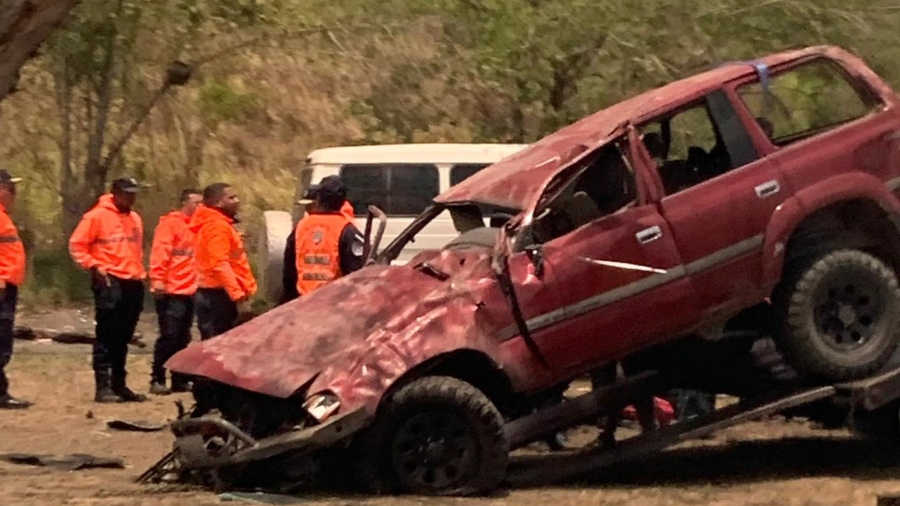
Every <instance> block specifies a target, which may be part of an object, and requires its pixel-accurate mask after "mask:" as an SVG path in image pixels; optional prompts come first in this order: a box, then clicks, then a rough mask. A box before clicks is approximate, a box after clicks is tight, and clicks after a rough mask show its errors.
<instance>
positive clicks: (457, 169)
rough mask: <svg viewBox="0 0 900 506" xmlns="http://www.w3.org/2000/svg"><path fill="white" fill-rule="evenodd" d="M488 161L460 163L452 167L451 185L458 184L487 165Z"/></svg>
mask: <svg viewBox="0 0 900 506" xmlns="http://www.w3.org/2000/svg"><path fill="white" fill-rule="evenodd" d="M488 165H490V164H487V163H458V164H456V165H454V166H453V167H451V168H450V186H456V185H458V184H459V183H462V182H463V181H465V180H466V179H469V178H470V177H472V176H474V175H475V173H476V172H478V171H480V170H481V169H483V168H485V167H487V166H488Z"/></svg>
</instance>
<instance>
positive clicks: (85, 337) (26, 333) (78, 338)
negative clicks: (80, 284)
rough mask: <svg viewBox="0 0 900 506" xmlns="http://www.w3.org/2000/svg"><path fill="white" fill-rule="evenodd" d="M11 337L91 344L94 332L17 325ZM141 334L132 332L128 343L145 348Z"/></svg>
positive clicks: (145, 344)
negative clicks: (132, 335) (132, 336)
mask: <svg viewBox="0 0 900 506" xmlns="http://www.w3.org/2000/svg"><path fill="white" fill-rule="evenodd" d="M13 337H14V338H15V339H21V340H24V341H46V340H49V341H53V342H55V343H61V344H93V343H94V334H91V333H89V332H76V331H64V330H56V329H35V328H31V327H24V326H19V327H16V328H15V329H14V330H13ZM142 337H143V335H142V334H141V333H140V332H135V333H134V338H132V340H131V342H130V343H129V344H131V345H134V346H137V347H138V348H146V347H147V343H145V342H144V341H142Z"/></svg>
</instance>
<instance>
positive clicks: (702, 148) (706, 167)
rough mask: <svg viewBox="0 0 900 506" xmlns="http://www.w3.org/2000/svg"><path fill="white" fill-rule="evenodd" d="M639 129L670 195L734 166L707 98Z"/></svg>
mask: <svg viewBox="0 0 900 506" xmlns="http://www.w3.org/2000/svg"><path fill="white" fill-rule="evenodd" d="M639 130H640V133H641V140H642V141H643V142H644V147H646V148H647V151H648V152H649V153H650V156H651V157H652V158H653V159H654V161H655V162H656V164H657V170H658V171H659V175H660V178H662V181H663V187H664V188H665V190H666V194H667V195H671V194H673V193H677V192H679V191H682V190H686V189H688V188H690V187H692V186H695V185H697V184H700V183H702V182H703V181H706V180H708V179H711V178H713V177H715V176H717V175H719V174H723V173H725V172H728V171H729V170H731V169H732V168H734V167H733V164H732V162H731V157H730V155H729V153H728V149H727V148H726V147H725V143H724V141H723V140H722V136H721V134H720V133H719V131H718V129H717V128H716V124H715V122H714V121H713V118H712V115H711V113H710V111H709V108H708V107H707V104H706V101H705V100H704V101H703V102H700V103H697V104H694V105H692V106H688V107H687V108H686V109H682V110H680V111H678V112H676V113H675V114H670V115H668V116H665V117H662V118H660V119H657V120H654V121H652V122H651V123H648V124H646V125H642V126H641V127H640V129H639Z"/></svg>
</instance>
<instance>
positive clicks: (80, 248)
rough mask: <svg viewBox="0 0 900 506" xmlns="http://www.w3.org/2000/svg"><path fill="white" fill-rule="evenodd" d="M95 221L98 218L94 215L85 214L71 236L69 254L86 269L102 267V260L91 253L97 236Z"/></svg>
mask: <svg viewBox="0 0 900 506" xmlns="http://www.w3.org/2000/svg"><path fill="white" fill-rule="evenodd" d="M95 221H96V219H95V218H94V217H93V216H92V215H90V214H87V215H85V216H84V218H82V219H81V221H80V222H79V223H78V226H77V227H75V231H74V232H72V237H70V238H69V255H71V256H72V260H75V263H77V264H78V265H79V266H81V268H82V269H85V270H93V269H96V268H98V267H101V266H100V262H98V261H97V259H95V258H94V257H93V255H91V244H92V243H93V242H94V239H96V236H97V230H96V227H95V225H94V222H95Z"/></svg>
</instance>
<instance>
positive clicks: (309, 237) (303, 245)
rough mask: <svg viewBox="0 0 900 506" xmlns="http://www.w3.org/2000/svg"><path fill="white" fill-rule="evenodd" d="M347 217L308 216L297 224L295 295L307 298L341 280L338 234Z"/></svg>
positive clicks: (344, 225) (295, 234)
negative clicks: (317, 290)
mask: <svg viewBox="0 0 900 506" xmlns="http://www.w3.org/2000/svg"><path fill="white" fill-rule="evenodd" d="M348 223H351V221H350V220H348V219H347V216H346V214H344V213H343V212H341V213H340V214H310V215H307V216H305V217H304V218H303V219H302V220H300V221H299V222H298V223H297V229H296V231H295V233H294V240H295V241H296V245H297V293H299V294H300V295H307V294H309V293H310V292H312V291H313V290H315V289H317V288H319V287H321V286H324V285H326V284H328V283H330V282H331V281H334V280H335V279H338V278H340V277H341V275H342V273H341V259H340V253H339V246H340V240H341V232H343V231H344V227H346V226H347V224H348Z"/></svg>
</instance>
